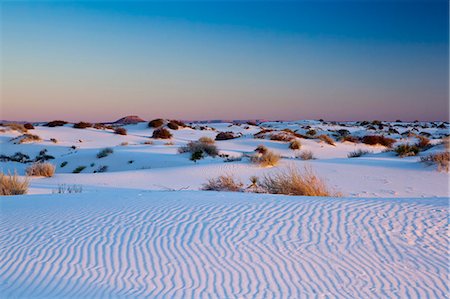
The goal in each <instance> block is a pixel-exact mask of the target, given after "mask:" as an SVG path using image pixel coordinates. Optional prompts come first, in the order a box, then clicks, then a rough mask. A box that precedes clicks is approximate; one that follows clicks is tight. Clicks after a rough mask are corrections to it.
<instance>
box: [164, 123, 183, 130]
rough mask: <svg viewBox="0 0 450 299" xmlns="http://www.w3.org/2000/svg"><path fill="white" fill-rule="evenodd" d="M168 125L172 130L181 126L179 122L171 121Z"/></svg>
mask: <svg viewBox="0 0 450 299" xmlns="http://www.w3.org/2000/svg"><path fill="white" fill-rule="evenodd" d="M167 127H168V128H169V129H171V130H178V128H179V127H180V126H179V125H178V124H177V123H175V122H173V121H171V122H169V123H168V124H167Z"/></svg>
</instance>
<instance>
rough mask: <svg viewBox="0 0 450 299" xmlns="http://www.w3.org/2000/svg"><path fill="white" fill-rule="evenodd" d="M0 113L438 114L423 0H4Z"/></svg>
mask: <svg viewBox="0 0 450 299" xmlns="http://www.w3.org/2000/svg"><path fill="white" fill-rule="evenodd" d="M0 5H1V59H2V60H1V75H2V77H1V83H2V84H1V106H0V107H1V115H0V116H1V118H2V119H8V120H29V121H41V120H50V119H65V120H69V121H79V120H85V121H110V120H115V119H117V118H119V117H121V116H124V115H130V114H137V115H139V116H141V117H143V118H146V119H151V118H155V117H163V118H178V119H255V118H257V119H291V120H293V119H318V118H323V119H328V120H363V119H368V120H373V119H382V120H395V119H402V120H415V119H419V120H448V118H449V116H448V115H449V103H448V101H449V100H448V96H449V90H448V86H449V75H448V70H449V59H448V55H449V53H448V51H449V30H448V18H449V8H448V5H449V4H448V1H447V0H426V1H425V0H423V1H415V2H412V1H406V0H397V1H395V0H393V1H369V0H355V1H301V2H295V1H290V2H279V1H278V2H267V1H265V2H260V1H249V2H241V1H232V2H218V1H201V2H188V1H181V2H174V1H171V2H149V1H140V2H131V3H130V2H118V1H114V2H110V1H96V2H90V1H81V2H68V1H47V2H44V1H39V2H36V1H18V2H16V1H6V2H2V3H1V4H0Z"/></svg>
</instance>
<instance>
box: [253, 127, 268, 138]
mask: <svg viewBox="0 0 450 299" xmlns="http://www.w3.org/2000/svg"><path fill="white" fill-rule="evenodd" d="M270 132H273V130H272V129H262V130H261V131H259V132H258V133H256V134H254V135H253V137H254V138H258V139H263V138H265V137H266V134H267V133H270Z"/></svg>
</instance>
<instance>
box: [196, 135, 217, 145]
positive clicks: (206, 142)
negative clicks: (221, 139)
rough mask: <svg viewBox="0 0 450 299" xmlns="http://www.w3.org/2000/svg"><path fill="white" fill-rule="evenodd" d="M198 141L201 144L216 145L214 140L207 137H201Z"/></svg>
mask: <svg viewBox="0 0 450 299" xmlns="http://www.w3.org/2000/svg"><path fill="white" fill-rule="evenodd" d="M198 141H199V142H201V143H204V144H214V143H216V142H215V141H214V139H212V138H210V137H206V136H203V137H200V138H199V139H198Z"/></svg>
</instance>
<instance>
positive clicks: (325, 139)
mask: <svg viewBox="0 0 450 299" xmlns="http://www.w3.org/2000/svg"><path fill="white" fill-rule="evenodd" d="M317 138H319V139H320V140H322V141H323V142H325V143H327V144H329V145H333V146H335V144H334V140H333V138H331V137H330V136H328V135H324V134H322V135H319V136H317Z"/></svg>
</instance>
